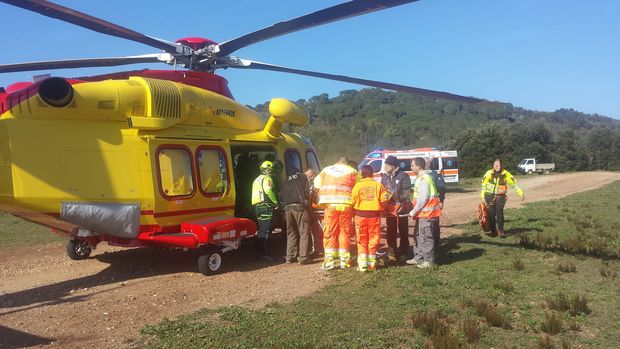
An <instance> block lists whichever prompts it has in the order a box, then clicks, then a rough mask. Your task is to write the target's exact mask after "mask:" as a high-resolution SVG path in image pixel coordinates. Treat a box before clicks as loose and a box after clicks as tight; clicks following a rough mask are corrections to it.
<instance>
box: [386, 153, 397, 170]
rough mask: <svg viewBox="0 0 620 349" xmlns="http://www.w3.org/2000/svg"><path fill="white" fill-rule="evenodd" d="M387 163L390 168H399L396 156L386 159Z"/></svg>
mask: <svg viewBox="0 0 620 349" xmlns="http://www.w3.org/2000/svg"><path fill="white" fill-rule="evenodd" d="M385 163H386V164H387V165H390V166H394V167H398V159H396V156H393V155H390V156H388V157H387V158H385Z"/></svg>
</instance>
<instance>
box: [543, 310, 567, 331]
mask: <svg viewBox="0 0 620 349" xmlns="http://www.w3.org/2000/svg"><path fill="white" fill-rule="evenodd" d="M563 324H564V322H563V321H562V318H561V317H560V316H558V315H557V314H556V313H554V312H551V313H545V321H544V322H543V323H542V324H541V325H540V329H541V330H542V331H543V332H545V333H547V334H558V333H560V332H562V325H563Z"/></svg>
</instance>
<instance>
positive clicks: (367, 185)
mask: <svg viewBox="0 0 620 349" xmlns="http://www.w3.org/2000/svg"><path fill="white" fill-rule="evenodd" d="M351 196H352V197H353V208H354V209H355V210H358V211H381V210H383V205H384V204H385V203H387V202H388V200H389V198H390V196H389V193H388V191H387V189H385V187H384V186H383V184H381V183H379V182H377V181H375V180H374V179H373V178H364V179H362V180H361V181H360V182H358V183H357V184H356V185H355V186H354V187H353V192H352V194H351Z"/></svg>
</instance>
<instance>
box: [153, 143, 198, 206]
mask: <svg viewBox="0 0 620 349" xmlns="http://www.w3.org/2000/svg"><path fill="white" fill-rule="evenodd" d="M158 160H159V161H158V162H159V178H160V184H161V190H162V192H163V194H164V195H166V196H187V195H191V194H192V193H193V192H194V178H193V176H192V161H191V156H190V154H189V152H188V151H187V150H186V149H183V148H163V149H161V150H160V151H159V154H158Z"/></svg>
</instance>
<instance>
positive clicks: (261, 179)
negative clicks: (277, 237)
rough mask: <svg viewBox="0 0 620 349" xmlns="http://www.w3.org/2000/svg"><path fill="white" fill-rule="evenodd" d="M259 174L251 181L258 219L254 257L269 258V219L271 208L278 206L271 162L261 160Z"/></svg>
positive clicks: (270, 217)
mask: <svg viewBox="0 0 620 349" xmlns="http://www.w3.org/2000/svg"><path fill="white" fill-rule="evenodd" d="M260 172H261V174H260V175H259V176H258V177H256V179H255V180H254V182H253V183H252V206H254V212H255V213H256V219H257V220H258V232H257V233H256V237H255V239H256V240H254V257H263V258H264V259H271V257H270V256H269V255H268V251H267V247H268V243H269V237H270V236H271V219H272V218H273V210H274V208H275V207H276V206H278V204H279V201H278V196H277V195H276V193H275V191H274V185H273V179H272V176H273V163H272V162H271V161H263V163H262V164H261V165H260Z"/></svg>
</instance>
